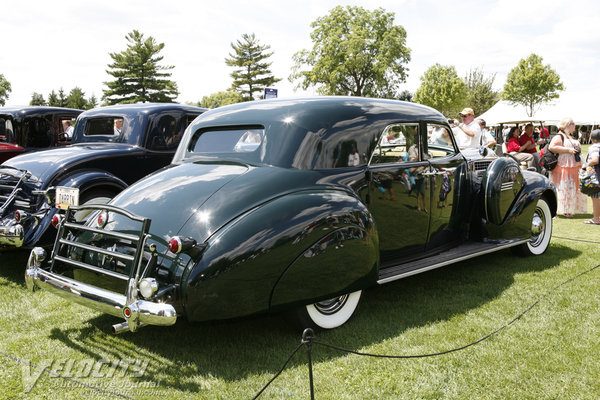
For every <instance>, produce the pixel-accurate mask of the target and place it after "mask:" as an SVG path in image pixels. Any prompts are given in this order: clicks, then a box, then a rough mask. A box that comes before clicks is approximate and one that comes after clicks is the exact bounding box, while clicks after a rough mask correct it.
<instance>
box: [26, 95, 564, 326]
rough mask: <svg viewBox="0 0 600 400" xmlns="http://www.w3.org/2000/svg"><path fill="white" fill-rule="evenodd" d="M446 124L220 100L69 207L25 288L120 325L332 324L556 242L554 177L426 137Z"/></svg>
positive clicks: (428, 116) (389, 113)
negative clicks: (415, 281)
mask: <svg viewBox="0 0 600 400" xmlns="http://www.w3.org/2000/svg"><path fill="white" fill-rule="evenodd" d="M434 127H442V128H445V129H447V131H448V132H449V133H450V135H451V129H450V127H449V126H448V124H447V121H446V119H445V118H444V116H443V115H441V114H440V113H438V112H437V111H435V110H433V109H431V108H429V107H425V106H421V105H418V104H414V103H406V102H399V101H391V100H381V99H365V98H356V97H348V98H346V97H341V98H338V97H333V98H329V97H317V98H310V99H294V100H291V99H280V100H264V101H258V102H249V103H242V104H236V105H231V106H225V107H222V108H218V109H215V110H211V111H208V112H206V113H204V114H203V115H202V116H200V117H199V118H198V119H196V120H195V121H194V123H193V124H192V125H190V127H189V128H188V129H187V130H186V132H185V135H184V138H183V140H182V143H181V144H180V146H179V147H178V149H177V153H176V154H175V157H174V158H173V162H172V163H171V165H170V166H168V167H166V168H163V169H162V170H160V171H157V172H156V173H154V174H152V175H150V176H148V177H146V178H145V179H143V180H141V181H139V182H137V183H136V184H134V185H132V186H130V187H129V188H127V189H126V190H124V191H123V192H121V193H120V194H119V195H118V196H116V197H115V198H114V199H113V200H112V201H111V202H110V203H109V204H107V205H101V206H95V205H94V206H89V207H88V206H84V207H82V206H79V207H72V208H70V209H69V210H68V211H67V213H66V215H65V218H64V219H62V220H61V221H60V222H59V224H58V230H59V234H58V237H57V239H56V242H55V244H54V248H53V251H52V255H51V256H50V257H48V256H47V254H46V252H45V251H44V249H42V248H35V249H33V250H32V252H31V255H30V258H29V262H28V266H27V271H26V282H27V286H28V287H29V288H30V289H32V290H33V289H35V288H42V289H46V290H49V291H51V292H54V293H56V294H59V295H61V296H64V297H66V298H68V299H70V300H72V301H74V302H78V303H81V304H84V305H87V306H90V307H92V308H94V309H97V310H101V311H103V312H105V313H108V314H112V315H115V316H117V317H124V318H125V322H122V323H119V324H115V325H114V326H113V330H114V331H115V332H122V331H124V330H130V331H136V330H137V329H138V328H140V327H141V326H144V325H147V324H152V325H171V324H174V323H175V322H176V320H177V318H178V316H185V317H187V319H189V320H191V321H205V320H216V319H225V318H234V317H240V316H246V315H251V314H257V313H264V312H272V311H278V310H288V309H292V310H293V311H291V312H290V314H292V315H295V316H296V318H297V319H298V321H300V323H302V324H306V325H304V326H307V325H313V326H317V327H320V328H334V327H337V326H340V325H342V324H343V323H345V322H346V321H347V320H348V318H350V316H351V315H352V314H353V313H354V311H355V309H356V306H357V304H358V301H359V299H360V297H361V295H362V291H363V290H364V289H365V288H368V287H370V286H373V285H376V284H383V283H387V282H390V281H394V280H396V279H400V278H404V277H406V276H410V275H413V274H417V273H420V272H424V271H428V270H431V269H433V268H438V267H441V266H444V265H447V264H451V263H455V262H458V261H461V260H465V259H468V258H471V257H476V256H480V255H485V254H489V253H491V252H495V251H499V250H502V249H506V248H512V249H514V250H516V251H517V252H521V253H523V254H533V255H537V254H541V253H543V252H544V251H545V250H546V248H547V247H548V244H549V241H550V237H551V233H552V217H553V216H554V215H556V194H555V191H554V188H553V186H552V185H551V183H550V182H549V181H548V179H546V178H545V177H543V176H542V175H540V174H537V173H533V172H530V171H521V170H520V169H519V167H518V165H516V163H515V162H514V161H513V160H511V159H509V158H504V157H501V158H498V157H495V158H491V159H487V158H481V157H480V158H478V159H475V160H467V159H466V158H465V157H464V156H463V155H462V154H461V153H460V152H459V150H458V147H457V145H456V141H455V139H454V138H453V137H450V142H449V144H448V145H440V144H431V143H428V142H427V132H429V131H430V130H431V129H432V128H434ZM388 137H392V140H388ZM400 138H402V139H400ZM89 208H93V209H94V211H93V213H92V214H90V215H89V216H88V219H87V221H85V222H82V221H79V222H78V221H77V218H76V217H75V216H76V215H77V213H79V212H81V211H84V210H88V209H89Z"/></svg>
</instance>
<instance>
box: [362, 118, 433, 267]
mask: <svg viewBox="0 0 600 400" xmlns="http://www.w3.org/2000/svg"><path fill="white" fill-rule="evenodd" d="M428 169H429V162H428V161H427V159H426V157H425V156H424V141H423V140H422V135H421V133H420V128H419V124H418V123H398V124H393V125H390V126H388V127H386V129H385V131H384V132H383V134H382V137H381V139H380V140H379V143H378V145H377V146H376V148H375V151H374V152H373V154H372V155H371V158H370V161H369V166H368V176H369V200H368V207H369V210H370V212H371V214H372V215H373V218H374V219H375V224H376V226H377V231H378V234H379V249H380V255H381V263H382V266H384V265H385V264H392V263H395V262H397V261H399V260H402V259H407V258H410V257H411V256H414V255H416V254H418V253H422V252H423V251H424V250H425V246H426V243H427V239H428V235H429V219H430V212H431V211H430V208H431V190H430V183H429V179H428V178H427V176H426V175H424V173H426V172H427V171H428Z"/></svg>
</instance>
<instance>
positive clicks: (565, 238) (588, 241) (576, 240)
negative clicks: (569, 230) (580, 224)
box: [552, 236, 600, 244]
mask: <svg viewBox="0 0 600 400" xmlns="http://www.w3.org/2000/svg"><path fill="white" fill-rule="evenodd" d="M552 238H553V239H564V240H572V241H574V242H583V243H593V244H600V242H597V241H594V240H584V239H577V238H575V239H573V238H568V237H561V236H552Z"/></svg>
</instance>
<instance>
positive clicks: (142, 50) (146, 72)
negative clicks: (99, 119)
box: [102, 30, 179, 105]
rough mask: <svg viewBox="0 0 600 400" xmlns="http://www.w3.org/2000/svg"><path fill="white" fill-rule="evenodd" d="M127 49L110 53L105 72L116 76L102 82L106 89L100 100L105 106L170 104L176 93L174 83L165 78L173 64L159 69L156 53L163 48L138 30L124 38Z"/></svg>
mask: <svg viewBox="0 0 600 400" xmlns="http://www.w3.org/2000/svg"><path fill="white" fill-rule="evenodd" d="M126 39H127V41H128V42H129V44H128V45H127V50H124V51H121V52H120V53H110V57H111V58H112V59H113V63H112V64H109V65H108V68H109V70H107V71H106V72H107V73H108V74H109V75H112V76H113V77H115V80H114V81H109V82H104V84H105V85H106V86H108V89H107V90H104V94H103V96H102V99H103V100H104V101H105V103H106V104H109V105H110V104H118V103H138V102H144V103H145V102H161V103H172V102H174V101H175V99H176V98H177V95H178V94H179V92H178V90H177V84H176V83H175V82H173V81H171V80H169V79H168V78H170V77H171V73H170V72H166V71H169V70H171V69H173V68H174V66H172V65H167V66H161V65H159V63H160V62H161V61H162V60H163V57H162V56H159V55H158V53H160V51H161V50H162V49H163V48H164V47H165V45H164V43H160V44H157V43H156V41H155V40H154V38H153V37H152V36H149V37H148V38H147V39H145V38H144V35H143V34H142V33H140V32H138V31H137V30H134V31H133V32H130V33H128V34H127V36H126Z"/></svg>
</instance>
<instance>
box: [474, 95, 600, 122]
mask: <svg viewBox="0 0 600 400" xmlns="http://www.w3.org/2000/svg"><path fill="white" fill-rule="evenodd" d="M567 117H569V118H573V120H574V121H575V123H576V124H577V125H598V124H599V123H600V109H598V108H597V107H596V106H595V104H589V103H587V104H586V103H583V104H582V102H581V101H577V99H575V98H569V97H568V96H564V98H563V96H561V98H560V99H559V100H558V101H557V102H556V104H544V105H542V106H541V107H540V109H539V110H537V111H536V112H535V114H534V115H533V117H529V116H527V113H526V111H525V107H524V106H522V105H518V106H513V105H511V104H510V103H509V102H507V101H505V100H501V101H499V102H497V103H496V104H495V105H494V106H493V107H492V108H490V109H489V110H487V111H486V112H484V113H483V114H481V115H480V116H479V117H477V118H483V119H484V120H485V121H486V123H487V125H488V126H495V125H499V124H500V123H511V122H525V121H531V122H538V121H542V122H544V123H545V124H547V125H556V124H557V123H558V122H559V121H560V120H561V119H563V118H567Z"/></svg>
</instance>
